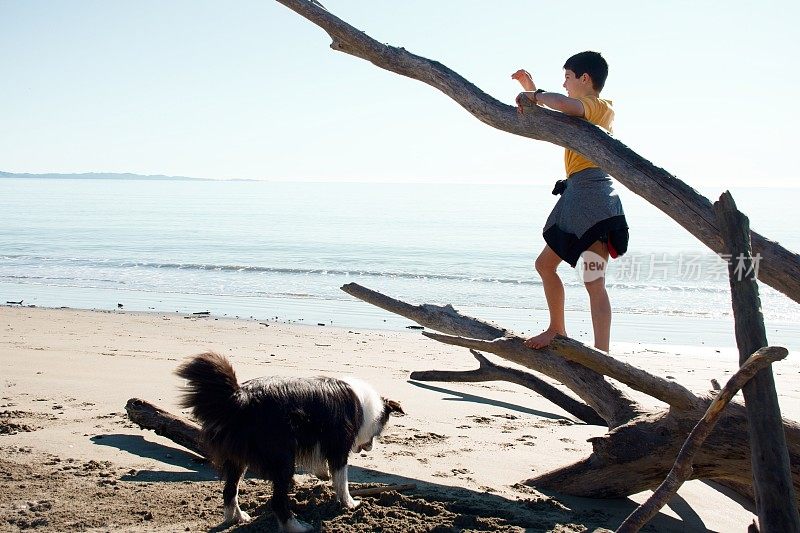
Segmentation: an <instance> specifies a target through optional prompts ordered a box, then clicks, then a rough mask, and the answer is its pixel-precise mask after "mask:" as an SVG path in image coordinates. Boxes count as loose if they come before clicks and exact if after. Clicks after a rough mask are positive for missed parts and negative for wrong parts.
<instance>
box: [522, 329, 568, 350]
mask: <svg viewBox="0 0 800 533" xmlns="http://www.w3.org/2000/svg"><path fill="white" fill-rule="evenodd" d="M566 334H567V332H566V331H556V330H554V329H546V330H544V331H543V332H541V333H539V334H538V335H536V336H535V337H531V338H530V339H528V340H526V341H525V346H527V347H528V348H533V349H535V350H538V349H539V348H544V347H545V346H547V345H548V344H550V342H552V340H553V339H554V338H555V336H556V335H566Z"/></svg>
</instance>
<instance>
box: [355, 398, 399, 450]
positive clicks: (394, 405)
mask: <svg viewBox="0 0 800 533" xmlns="http://www.w3.org/2000/svg"><path fill="white" fill-rule="evenodd" d="M381 400H383V409H382V411H381V412H380V415H379V416H378V417H377V420H375V423H374V424H373V425H372V428H371V429H372V431H371V432H369V433H368V434H367V435H365V437H368V438H367V439H366V440H365V441H364V442H356V443H355V445H354V446H353V451H354V452H356V453H358V452H362V451H365V452H368V451H370V450H372V445H373V443H374V442H375V438H376V437H378V436H379V435H380V434H381V433H383V429H384V428H385V427H386V424H388V423H389V417H390V416H391V415H393V414H394V415H395V416H402V415H404V414H406V412H405V411H403V407H402V406H401V405H400V403H399V402H396V401H395V400H388V399H386V398H381Z"/></svg>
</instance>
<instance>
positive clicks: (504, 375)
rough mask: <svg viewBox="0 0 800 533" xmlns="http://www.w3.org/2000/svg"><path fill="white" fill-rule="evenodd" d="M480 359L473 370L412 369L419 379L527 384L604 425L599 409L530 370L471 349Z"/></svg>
mask: <svg viewBox="0 0 800 533" xmlns="http://www.w3.org/2000/svg"><path fill="white" fill-rule="evenodd" d="M470 352H471V353H472V355H473V356H474V357H475V359H477V360H478V368H476V369H474V370H422V371H417V372H412V373H411V376H409V377H410V378H411V379H416V380H418V381H446V382H453V381H456V382H459V383H476V382H483V381H508V382H509V383H515V384H517V385H521V386H523V387H526V388H528V389H530V390H532V391H533V392H535V393H536V394H538V395H540V396H542V397H543V398H544V399H546V400H548V401H550V402H552V403H554V404H555V405H557V406H559V407H560V408H562V409H563V410H565V411H566V412H568V413H569V414H571V415H572V416H574V417H575V418H577V419H578V420H581V421H583V422H586V423H587V424H590V425H595V426H605V425H606V421H605V420H603V418H602V417H601V416H600V415H598V414H597V411H595V410H594V409H592V408H591V407H589V406H588V405H586V404H584V403H581V402H579V401H577V400H576V399H574V398H573V397H571V396H569V395H568V394H564V393H563V392H561V391H560V390H558V389H557V388H556V387H554V386H552V385H550V384H549V383H547V382H546V381H544V380H542V379H539V378H538V377H536V376H534V375H533V374H530V373H528V372H523V371H521V370H517V369H516V368H509V367H507V366H501V365H497V364H495V363H493V362H491V361H489V360H488V359H487V358H486V357H484V356H483V355H482V354H480V353H478V352H476V351H475V350H470Z"/></svg>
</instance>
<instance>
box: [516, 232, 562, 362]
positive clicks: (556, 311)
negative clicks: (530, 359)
mask: <svg viewBox="0 0 800 533" xmlns="http://www.w3.org/2000/svg"><path fill="white" fill-rule="evenodd" d="M559 263H561V258H560V257H558V255H557V254H556V253H555V252H554V251H553V250H552V248H550V247H549V246H545V247H544V250H542V253H540V254H539V257H537V258H536V271H537V272H538V273H539V276H541V278H542V286H543V287H544V297H545V299H546V300H547V309H548V311H550V325H549V326H548V327H547V329H546V330H544V331H543V332H541V333H540V334H538V335H536V336H535V337H531V338H530V339H528V340H526V341H525V346H527V347H528V348H543V347H545V346H547V345H548V344H550V341H552V340H553V337H555V336H556V335H566V334H567V328H566V325H565V324H564V284H563V283H561V278H560V277H558V272H557V271H556V269H557V268H558V264H559Z"/></svg>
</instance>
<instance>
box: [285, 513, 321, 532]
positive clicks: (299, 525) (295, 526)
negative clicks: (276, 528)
mask: <svg viewBox="0 0 800 533" xmlns="http://www.w3.org/2000/svg"><path fill="white" fill-rule="evenodd" d="M281 529H282V530H283V531H285V532H286V533H308V532H309V531H314V527H313V526H312V525H311V524H307V523H305V522H303V521H302V520H298V519H297V518H295V517H294V516H293V517H291V518H290V519H289V520H287V521H286V523H284V524H281Z"/></svg>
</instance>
